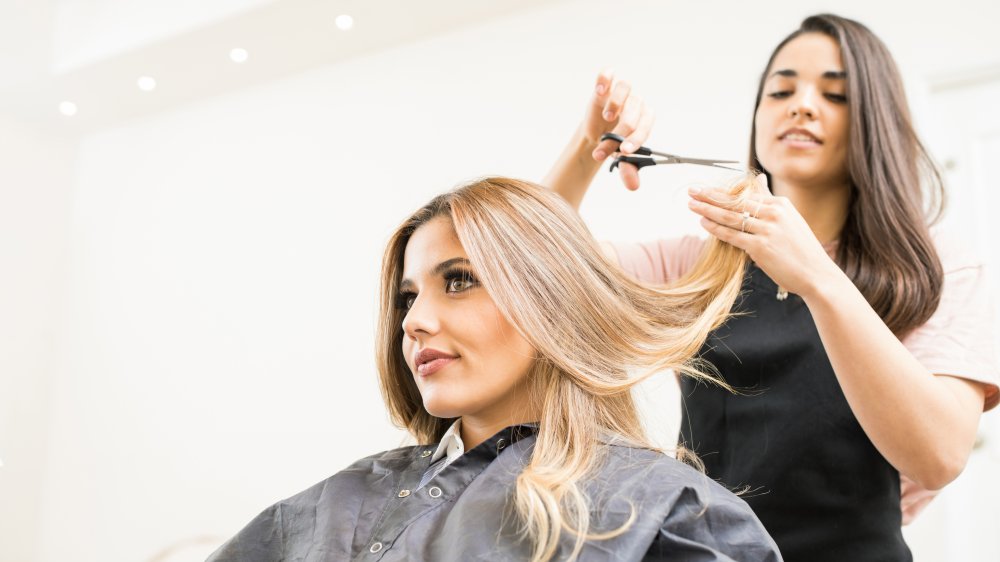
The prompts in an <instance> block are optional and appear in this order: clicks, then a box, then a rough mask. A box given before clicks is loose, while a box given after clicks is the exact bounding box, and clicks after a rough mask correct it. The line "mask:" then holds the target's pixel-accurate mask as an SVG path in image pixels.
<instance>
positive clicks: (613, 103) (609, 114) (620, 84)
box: [603, 80, 632, 123]
mask: <svg viewBox="0 0 1000 562" xmlns="http://www.w3.org/2000/svg"><path fill="white" fill-rule="evenodd" d="M631 92H632V85H631V84H629V83H628V82H626V81H625V80H619V81H617V82H615V83H614V84H613V85H612V86H611V95H610V96H608V99H607V101H606V102H605V104H604V113H603V117H604V120H605V121H607V122H608V123H613V122H614V121H615V120H616V119H618V116H619V115H620V114H621V111H622V108H623V107H625V101H626V100H628V95H629V93H631Z"/></svg>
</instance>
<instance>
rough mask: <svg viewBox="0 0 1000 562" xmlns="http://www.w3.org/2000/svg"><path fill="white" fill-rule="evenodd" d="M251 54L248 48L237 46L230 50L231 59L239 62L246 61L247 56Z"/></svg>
mask: <svg viewBox="0 0 1000 562" xmlns="http://www.w3.org/2000/svg"><path fill="white" fill-rule="evenodd" d="M249 56H250V54H249V53H247V50H246V49H239V48H236V49H233V50H232V51H229V60H231V61H233V62H235V63H237V64H239V63H244V62H246V61H247V57H249Z"/></svg>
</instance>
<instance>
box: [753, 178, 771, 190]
mask: <svg viewBox="0 0 1000 562" xmlns="http://www.w3.org/2000/svg"><path fill="white" fill-rule="evenodd" d="M754 179H755V180H757V187H758V189H759V191H758V193H763V194H767V195H770V194H771V186H770V185H768V182H767V174H757V177H756V178H754Z"/></svg>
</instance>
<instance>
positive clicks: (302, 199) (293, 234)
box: [0, 0, 1000, 562]
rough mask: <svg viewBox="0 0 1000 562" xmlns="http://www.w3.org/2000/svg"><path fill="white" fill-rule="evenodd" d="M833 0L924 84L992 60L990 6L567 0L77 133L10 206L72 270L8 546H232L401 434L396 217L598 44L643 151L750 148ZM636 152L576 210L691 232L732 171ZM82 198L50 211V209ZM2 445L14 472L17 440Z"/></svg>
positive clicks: (529, 133) (495, 149)
mask: <svg viewBox="0 0 1000 562" xmlns="http://www.w3.org/2000/svg"><path fill="white" fill-rule="evenodd" d="M823 10H835V11H836V12H838V13H841V14H843V15H847V16H852V17H856V18H858V19H861V20H862V21H864V22H865V23H867V24H868V25H870V26H871V27H872V28H873V29H874V30H875V31H876V33H879V34H880V35H881V36H882V37H883V38H884V39H885V40H886V42H887V43H888V44H889V46H890V48H891V49H892V50H893V52H894V53H895V55H896V56H897V59H898V61H899V63H900V65H901V67H902V68H903V71H904V74H905V75H906V77H907V80H908V82H909V83H910V84H911V90H912V91H916V92H917V93H918V98H919V94H920V92H922V90H921V86H920V85H921V84H922V81H923V80H924V79H925V78H926V76H930V75H934V74H936V73H940V72H942V71H945V70H949V69H954V68H956V67H975V66H979V65H982V64H986V63H996V62H997V58H1000V39H998V38H997V35H996V34H995V33H993V31H994V30H993V29H992V22H995V21H997V19H998V17H1000V6H997V5H996V4H995V3H987V2H985V1H983V2H973V1H969V0H959V1H955V2H951V3H949V5H948V11H942V8H941V6H940V5H933V6H930V5H929V6H928V7H927V8H921V7H915V6H913V5H912V4H909V3H905V4H904V3H899V4H895V5H884V4H875V3H871V2H861V1H842V2H838V3H835V4H833V3H822V2H808V1H796V2H793V1H791V0H783V1H778V2H771V3H769V4H768V6H767V7H766V9H763V10H762V9H760V8H759V5H757V4H750V3H735V2H734V3H727V4H723V3H718V2H715V3H710V2H706V3H698V4H695V3H682V2H653V1H646V2H640V1H630V2H617V3H614V4H610V3H604V2H596V1H579V2H572V3H564V4H557V5H553V6H549V7H545V8H542V9H539V10H537V11H534V12H530V13H523V14H519V15H515V16H512V17H508V18H504V19H502V20H497V21H495V22H493V23H491V24H489V25H484V26H480V27H476V28H472V29H467V30H464V31H461V32H458V33H452V34H449V35H446V36H441V37H438V38H435V39H433V40H428V41H424V42H422V43H420V44H415V45H412V46H408V47H406V48H403V49H397V50H393V51H390V52H384V53H381V54H378V55H375V56H369V57H365V58H362V59H356V60H354V61H351V62H349V63H345V64H339V65H336V66H331V67H327V68H323V69H320V70H317V71H314V72H311V73H308V74H305V75H299V76H295V77H291V78H288V79H285V80H282V81H280V82H275V83H272V84H269V85H266V86H264V87H257V88H254V89H250V90H245V91H241V92H237V93H234V94H230V95H226V96H222V97H217V98H213V99H208V100H204V101H202V102H199V103H197V104H193V105H189V106H186V107H182V108H179V109H177V110H175V111H172V112H169V113H164V114H161V115H157V116H154V117H152V118H147V119H144V120H141V121H136V122H132V123H130V124H128V125H127V126H124V127H120V128H117V129H114V130H107V131H103V132H100V133H98V134H94V135H91V136H89V137H87V138H85V139H83V140H82V142H81V143H80V146H79V157H78V164H77V166H76V169H75V176H74V178H75V179H74V180H73V182H72V196H71V197H63V198H61V199H59V201H57V202H54V203H53V204H52V207H44V206H43V207H39V208H37V209H35V210H33V211H30V212H31V213H34V215H31V216H41V217H45V218H46V220H48V222H42V223H39V224H34V223H33V224H31V225H22V226H19V227H17V229H18V232H17V233H16V235H17V236H18V237H21V236H22V234H24V233H32V232H36V231H38V230H46V227H45V226H44V225H45V224H50V225H51V226H52V231H53V232H55V233H58V232H59V231H60V228H62V229H68V236H67V237H66V238H63V240H68V244H69V257H68V258H66V259H65V260H64V261H63V262H60V261H59V258H61V257H62V254H61V252H62V249H61V247H60V246H59V244H58V243H56V242H51V243H43V242H39V243H37V244H36V245H35V247H36V248H37V251H38V252H39V253H40V254H43V255H44V256H46V257H45V260H46V263H66V264H67V265H66V268H67V271H68V278H67V281H66V287H67V289H66V293H65V295H66V299H65V306H60V307H59V310H58V313H47V315H46V316H43V317H42V318H45V319H47V320H49V321H50V322H51V323H50V324H46V323H43V322H42V320H41V319H39V320H37V321H38V322H39V323H40V324H39V325H40V326H41V325H45V326H48V325H54V326H60V329H59V332H58V336H57V341H58V346H57V349H56V350H55V352H54V353H53V354H51V355H49V354H47V353H44V352H43V351H39V352H35V353H34V354H32V355H30V356H29V357H28V359H25V360H24V361H25V362H27V363H30V364H31V365H38V364H41V365H43V366H41V367H37V368H36V370H37V371H39V373H40V374H41V375H44V374H45V373H44V372H43V371H45V368H46V367H45V366H44V364H45V362H46V361H47V358H48V357H52V378H51V384H50V385H47V384H46V383H44V382H37V383H33V384H36V385H42V386H39V387H38V388H35V389H34V390H33V392H36V393H39V392H41V390H39V389H40V388H51V393H50V394H46V395H44V396H41V397H37V399H36V400H35V401H33V402H32V404H39V405H42V406H45V404H46V402H47V403H48V406H47V411H48V412H49V415H48V416H46V417H44V420H43V419H40V418H39V417H38V414H37V413H36V414H33V416H34V417H31V416H28V417H26V418H21V419H27V420H29V421H33V422H35V423H36V424H37V425H38V426H39V427H42V426H45V425H46V424H47V426H48V428H49V429H48V432H47V433H46V432H45V431H43V429H44V428H43V429H33V430H32V431H34V433H32V435H34V436H36V437H37V438H38V439H39V440H40V441H44V442H46V443H47V463H46V465H45V470H44V472H42V473H41V474H40V476H39V479H38V480H36V483H35V485H36V489H37V488H40V487H42V486H44V495H43V499H42V501H41V503H40V504H38V503H35V502H33V501H32V499H31V497H28V496H21V497H17V498H15V503H14V505H17V506H24V507H25V509H27V510H28V511H30V510H31V509H32V508H34V507H37V506H38V505H40V506H41V518H42V519H41V524H40V525H39V526H37V527H35V528H36V529H37V535H35V536H36V541H35V545H37V547H38V548H39V553H38V554H37V557H35V556H34V555H31V556H27V555H26V556H20V554H21V552H24V553H29V554H30V552H29V550H24V551H18V552H13V551H11V550H10V547H8V546H7V544H8V543H7V542H6V541H5V540H4V541H0V559H4V560H30V559H37V560H42V561H46V562H47V561H56V560H77V561H89V560H101V561H112V562H113V561H118V560H121V561H126V560H127V561H133V560H143V559H149V558H150V557H152V556H153V555H154V554H155V553H157V552H159V551H160V550H161V549H163V548H166V547H168V546H169V545H171V544H173V543H175V542H177V541H182V540H186V539H195V538H199V537H207V538H205V544H210V543H214V542H218V541H221V539H223V538H224V537H226V536H229V535H231V534H232V533H234V532H235V531H236V530H237V529H238V528H239V527H240V526H242V524H244V523H245V522H246V521H247V520H249V519H250V518H251V517H252V516H253V515H254V514H255V513H256V512H257V511H259V510H260V509H263V508H264V507H266V506H267V505H268V504H270V503H272V502H273V501H275V500H277V499H279V498H282V497H285V496H288V495H290V494H293V493H295V492H297V491H299V490H301V489H303V488H305V487H307V486H308V485H310V484H312V483H313V482H315V481H318V480H320V479H322V478H324V477H326V476H327V475H329V474H331V473H333V472H335V471H336V470H338V469H340V468H342V467H343V466H345V465H346V464H348V463H349V462H351V461H353V460H354V459H357V458H359V457H361V456H365V455H367V454H370V453H372V452H375V451H378V450H382V449H386V448H390V447H394V446H396V445H398V444H399V443H400V442H401V440H402V439H403V437H404V436H403V434H402V433H401V432H399V431H398V430H396V429H394V428H392V427H391V426H390V424H389V423H388V421H387V420H386V415H385V413H384V409H383V407H382V405H381V402H380V398H379V395H378V389H377V386H376V382H375V378H374V372H373V361H372V348H373V336H372V333H373V325H374V324H373V320H374V315H375V288H376V283H377V276H376V273H377V267H378V262H379V259H380V253H381V248H382V245H383V243H384V241H385V238H386V236H387V235H388V233H389V232H390V231H391V229H392V228H393V227H394V225H395V224H396V223H397V222H398V221H399V220H401V219H402V218H403V217H404V216H405V215H406V213H407V212H409V211H411V210H412V209H414V208H415V207H416V206H418V205H419V204H421V203H423V202H425V201H426V200H427V199H428V198H430V197H431V196H432V195H435V194H437V193H439V192H440V191H442V190H444V189H446V188H448V187H450V186H452V185H454V184H456V183H458V182H460V181H463V180H465V179H468V178H471V177H475V176H479V175H484V174H491V173H498V174H505V175H511V176H516V177H524V178H533V179H537V178H541V176H542V175H543V174H544V172H545V171H546V169H547V167H548V165H549V164H550V163H551V161H552V160H553V159H554V157H555V155H556V154H557V152H558V151H559V150H560V148H561V147H562V145H563V143H564V142H565V141H566V139H567V138H568V137H569V135H570V133H571V132H572V130H573V128H574V127H575V124H576V121H577V119H578V117H579V115H580V113H581V111H582V109H583V107H584V104H585V102H586V100H587V97H588V95H589V90H590V88H591V84H592V80H593V76H594V74H595V73H596V71H597V70H598V69H599V68H601V67H604V66H609V65H613V66H614V67H615V68H617V69H618V70H619V73H620V74H622V75H624V76H627V77H629V78H630V79H631V80H632V81H633V82H634V83H635V85H636V88H637V89H638V90H639V91H641V92H643V93H644V95H645V97H646V98H647V99H649V100H651V103H653V104H654V105H655V107H656V109H657V111H658V116H659V118H658V127H657V128H656V130H655V132H654V135H653V138H652V139H651V140H650V142H649V144H650V145H651V146H655V147H657V148H662V149H665V150H671V151H676V152H680V153H683V154H689V155H693V156H702V155H703V156H711V157H719V158H729V157H733V158H743V156H744V152H745V147H746V136H747V132H748V130H749V117H750V112H751V110H752V102H753V98H752V95H753V90H754V87H755V79H756V77H757V75H758V74H759V72H760V71H761V70H762V65H763V64H764V62H765V61H766V57H767V55H768V54H769V52H770V50H771V49H772V48H773V46H774V45H775V44H776V43H777V41H778V40H779V39H780V38H781V37H782V36H783V35H784V34H786V33H787V32H789V31H791V30H792V29H794V27H795V26H796V25H797V23H798V22H799V20H801V18H802V17H803V16H805V15H808V14H810V13H814V12H817V11H823ZM916 102H917V103H916V104H915V105H916V106H917V107H918V108H919V106H920V100H919V99H917V100H916ZM918 117H919V115H918ZM67 161H69V160H67ZM25 165H30V166H38V167H42V164H41V163H28V164H25ZM643 174H644V178H645V186H644V188H643V189H642V190H640V191H639V192H638V193H634V194H632V193H626V192H625V191H624V190H623V189H621V188H620V187H619V186H617V185H616V183H615V181H614V179H613V178H612V177H611V176H609V175H605V174H602V175H601V176H600V177H599V180H598V184H597V185H596V186H595V188H594V190H593V192H592V195H591V196H590V198H589V199H588V201H587V202H586V204H585V206H584V208H583V213H584V215H585V218H587V220H588V221H589V223H590V224H591V225H592V227H593V230H594V231H595V234H596V235H597V236H598V237H600V238H611V239H633V238H636V239H643V238H652V237H658V236H668V235H676V234H679V233H682V232H687V231H691V232H695V231H696V227H695V221H694V220H693V218H691V217H690V216H689V214H688V212H687V211H686V210H685V207H684V204H683V201H684V198H685V197H684V195H683V191H682V190H683V187H684V186H685V185H686V184H687V183H688V182H691V181H701V182H711V181H718V179H719V177H720V176H719V175H713V174H714V172H711V171H707V170H682V169H673V170H671V169H653V170H649V171H646V172H644V173H643ZM64 185H68V182H66V183H60V180H59V178H52V181H51V182H50V184H49V186H47V189H49V190H50V191H53V192H59V189H61V187H59V186H64ZM3 189H5V190H6V189H7V188H6V187H4V188H3ZM4 193H6V191H5V192H4ZM37 197H40V196H37ZM70 200H72V201H73V206H72V214H71V217H70V218H69V219H68V220H67V221H66V222H65V223H60V222H59V221H58V220H56V218H57V217H58V215H59V213H58V212H54V211H53V209H60V208H62V207H61V206H64V205H67V204H68V203H67V202H68V201H70ZM4 212H5V213H8V212H9V211H6V210H5V211H4ZM12 214H13V213H12ZM17 259H21V260H22V262H23V261H25V260H26V258H15V259H14V261H12V262H11V263H13V264H15V266H16V265H17V264H18V263H21V262H18V261H17ZM6 263H7V262H6V261H5V264H6ZM52 267H56V266H52ZM39 271H40V273H38V274H37V275H38V276H39V277H42V278H43V282H39V283H33V284H32V287H31V288H30V291H29V294H34V295H35V298H36V300H37V301H39V302H36V303H35V307H34V308H32V310H34V309H38V310H47V303H44V302H40V301H41V300H44V298H43V297H40V296H39V295H48V294H59V291H56V290H54V288H53V287H52V286H51V285H46V284H45V283H46V282H50V280H51V279H52V274H50V273H48V271H50V270H48V269H45V268H42V269H40V270H39ZM15 289H16V288H15ZM32 291H33V292H32ZM5 292H6V291H5ZM3 298H7V297H3ZM10 298H12V297H10ZM25 310H28V309H25ZM30 316H31V314H30V312H27V311H22V312H19V313H18V312H16V311H15V318H17V319H18V321H21V320H27V319H29V317H30ZM39 329H42V328H39ZM35 341H36V342H44V341H46V340H45V339H44V338H42V337H39V338H36V340H35ZM39 345H41V344H39ZM18 361H20V360H18ZM6 364H7V363H5V365H6ZM14 364H16V363H14ZM5 368H6V367H5ZM0 382H2V383H4V385H3V388H4V389H5V392H6V389H7V388H10V387H8V386H7V384H6V381H0ZM13 388H14V389H18V388H19V387H17V386H14V387H13ZM3 399H4V397H3V396H0V400H3ZM7 401H8V402H10V401H11V400H10V399H7ZM664 402H665V403H667V402H668V401H664ZM0 406H3V407H5V410H6V409H7V408H9V407H10V406H9V405H8V404H7V403H6V402H3V403H0ZM39 411H42V410H39ZM2 447H3V446H2V444H0V458H3V459H4V461H5V462H7V464H8V466H6V467H4V468H3V469H0V477H2V478H9V477H10V475H11V474H12V466H13V459H14V458H15V457H10V455H7V454H6V453H5V451H4V450H3V448H2ZM13 450H17V449H16V448H15V449H13ZM33 462H36V463H37V462H39V461H37V460H35V461H33ZM36 466H37V464H36ZM0 522H2V521H0ZM21 528H23V529H26V530H27V529H30V528H31V525H30V524H28V523H24V524H23V527H21ZM3 529H4V533H5V534H6V529H7V527H3ZM929 531H933V529H930V530H929ZM917 540H918V541H919V540H922V539H921V538H920V537H918V538H917ZM25 548H27V547H25ZM933 548H934V546H933V545H930V546H927V547H925V549H926V550H925V551H926V552H931V551H932V550H933ZM933 559H936V558H932V557H930V555H928V556H927V557H925V558H923V560H925V561H926V560H933ZM918 560H921V558H920V557H919V552H918Z"/></svg>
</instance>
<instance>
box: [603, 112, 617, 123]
mask: <svg viewBox="0 0 1000 562" xmlns="http://www.w3.org/2000/svg"><path fill="white" fill-rule="evenodd" d="M604 120H605V121H614V120H615V114H614V113H612V112H610V111H605V112H604Z"/></svg>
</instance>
